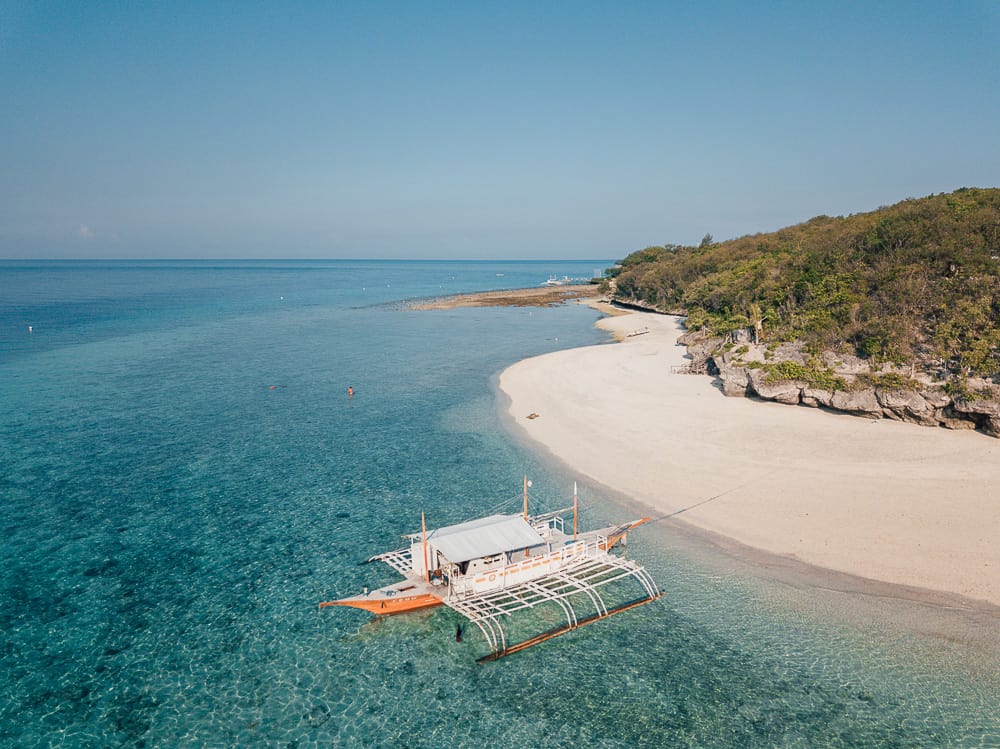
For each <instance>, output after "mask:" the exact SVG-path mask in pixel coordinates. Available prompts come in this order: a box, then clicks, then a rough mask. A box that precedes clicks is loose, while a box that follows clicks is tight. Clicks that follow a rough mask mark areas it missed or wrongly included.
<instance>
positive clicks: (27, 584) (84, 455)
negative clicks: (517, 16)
mask: <svg viewBox="0 0 1000 749" xmlns="http://www.w3.org/2000/svg"><path fill="white" fill-rule="evenodd" d="M609 264H610V261H609V262H604V263H601V262H596V263H595V262H593V261H586V262H579V263H571V262H565V261H562V262H552V263H528V262H506V263H502V262H496V263H485V262H412V263H406V262H388V261H386V262H360V261H359V262H350V261H330V262H320V261H315V262H311V261H309V262H307V261H297V262H288V261H274V262H214V263H213V262H181V261H178V262H27V261H20V262H18V261H0V507H2V514H0V518H2V524H3V545H2V570H3V577H2V591H0V596H2V598H0V617H2V622H3V633H4V637H3V650H2V653H0V745H2V746H9V747H35V746H39V747H43V746H74V747H75V746H88V747H89V746H94V747H98V746H129V747H133V746H135V747H137V746H147V747H153V746H156V747H162V746H219V747H230V746H275V747H308V746H358V747H368V746H372V747H486V746H490V747H494V746H495V747H506V746H511V747H515V746H516V747H563V746H574V745H582V744H590V745H602V746H623V747H663V746H672V747H673V746H678V747H682V746H693V747H694V746H696V747H757V746H768V747H770V746H782V747H893V746H898V747H942V746H963V747H989V746H992V747H998V746H1000V717H998V711H997V705H998V700H997V694H1000V675H998V669H997V665H998V663H1000V655H998V654H997V653H996V652H995V651H992V650H986V651H984V650H983V642H987V643H993V644H995V642H996V638H994V637H993V635H992V630H991V629H990V627H991V626H992V624H993V623H991V622H990V621H989V620H988V617H987V618H986V620H985V621H984V619H983V617H978V618H977V617H975V616H969V617H964V616H963V615H962V614H960V613H959V614H951V613H947V612H941V611H939V610H936V609H934V608H933V607H925V606H921V605H918V604H908V603H905V602H903V603H895V604H894V603H882V602H878V601H872V600H869V599H867V598H866V597H865V596H861V595H856V594H847V593H836V592H830V591H824V590H822V589H820V588H817V587H815V586H810V585H806V584H802V585H798V584H790V583H788V582H787V581H785V582H773V581H770V580H769V578H768V576H767V575H760V574H758V572H759V570H756V569H755V568H754V565H752V564H749V563H745V562H742V561H739V560H736V559H731V558H728V557H726V556H725V555H722V554H720V553H718V552H714V551H712V550H710V549H706V548H704V546H703V545H701V544H699V543H698V542H697V541H695V540H693V539H691V538H690V537H688V536H687V535H685V534H684V533H682V532H679V531H677V530H675V529H671V528H669V527H661V526H647V528H646V529H644V530H643V531H639V532H637V533H636V534H633V536H634V538H633V546H632V548H631V550H630V553H632V554H634V555H636V556H637V557H639V558H641V559H642V560H643V561H644V562H645V563H646V564H647V566H648V567H649V569H650V570H651V571H652V573H653V574H654V576H655V577H656V579H657V581H658V582H659V583H660V586H661V587H662V588H663V589H664V590H665V591H666V593H667V595H666V597H665V598H664V599H663V600H662V601H661V602H659V603H656V604H652V605H649V606H645V607H643V608H640V609H637V610H635V611H632V612H629V613H628V614H623V615H621V616H619V617H616V618H613V619H610V620H608V621H606V622H601V623H599V624H596V625H594V626H592V627H588V628H585V629H582V630H579V631H578V632H575V633H572V634H569V635H566V636H564V637H562V638H559V639H557V640H553V641H551V642H549V643H546V644H544V645H542V646H539V647H536V648H533V649H531V650H528V651H525V652H524V653H521V654H518V655H516V656H512V657H511V658H508V659H504V660H501V661H499V662H496V663H490V664H485V665H477V664H476V662H475V658H476V656H478V655H482V654H484V653H485V645H484V643H483V641H482V639H481V638H480V637H479V636H478V633H476V632H475V630H474V628H471V627H467V628H466V632H467V634H466V637H465V638H464V641H463V642H462V643H461V644H457V643H456V642H455V641H454V630H455V625H456V622H457V618H456V615H455V614H453V613H452V612H449V611H447V610H436V611H432V612H430V613H423V614H413V615H407V616H401V617H393V618H389V619H387V620H383V621H374V620H371V619H370V618H369V617H368V616H367V615H366V614H364V613H363V612H356V611H350V610H346V609H325V610H322V611H321V610H319V609H318V608H317V603H318V602H319V601H323V600H328V599H330V598H334V597H337V596H340V595H346V594H349V593H354V592H357V591H358V590H359V589H360V588H361V586H362V585H377V584H384V583H385V582H388V581H390V580H392V579H393V575H392V573H391V572H389V571H388V570H387V569H385V568H378V567H376V566H372V565H369V566H359V565H358V562H359V561H360V560H362V559H365V558H367V557H368V556H370V555H372V554H374V553H377V552H379V551H383V550H385V549H388V548H392V547H395V546H396V545H398V542H399V536H400V534H402V533H407V532H412V531H414V530H416V529H417V528H419V523H420V513H421V511H424V512H426V513H427V516H428V519H429V522H430V523H431V524H432V525H443V524H448V523H453V522H459V521H461V520H465V519H468V518H471V517H475V516H478V515H480V514H483V513H485V512H487V511H490V510H493V509H494V508H495V507H496V506H497V504H498V502H499V501H501V500H504V499H508V498H509V499H510V500H511V501H512V504H511V509H514V508H515V507H516V506H517V501H518V497H519V494H520V482H521V475H522V473H524V472H527V473H528V475H529V476H531V477H532V478H533V481H534V485H535V489H534V491H535V494H536V496H537V498H538V500H539V501H540V502H543V503H545V504H548V505H549V506H556V505H562V503H563V501H564V500H565V498H566V497H567V496H568V494H569V487H570V486H571V482H572V481H573V478H574V477H573V476H572V475H570V474H569V473H567V472H566V469H564V468H563V467H561V466H558V465H553V464H550V463H548V462H547V461H546V459H545V457H544V456H543V455H541V454H539V452H537V451H535V450H533V449H532V448H531V447H530V446H525V445H523V444H521V443H520V442H519V441H518V440H517V439H516V438H514V437H512V436H511V435H510V434H508V433H507V432H506V431H505V427H504V424H503V423H502V420H501V418H500V416H499V414H498V407H497V395H496V393H495V391H494V376H495V375H496V374H497V373H498V372H499V371H500V370H502V369H503V368H504V367H505V366H507V365H509V364H511V363H513V362H514V361H517V360H518V359H521V358H524V357H527V356H533V355H536V354H540V353H544V352H547V351H552V350H556V349H561V348H567V347H572V346H579V345H588V344H597V343H602V342H606V338H605V336H604V334H603V333H601V332H599V331H598V330H596V329H595V328H594V327H593V323H594V321H595V320H596V319H597V317H598V315H597V313H596V312H594V311H593V310H590V309H588V308H585V307H579V306H575V305H573V306H564V307H558V308H553V309H544V310H542V309H516V308H514V309H457V310H449V311H433V312H415V311H411V310H409V309H408V308H407V306H406V305H405V304H402V303H401V302H402V301H403V300H407V299H411V298H415V297H426V296H436V295H441V294H446V293H454V292H463V291H477V290H484V289H491V288H501V287H520V286H535V285H538V284H539V283H541V282H542V281H544V280H545V279H546V278H548V277H549V276H550V275H557V276H560V277H561V276H563V275H569V276H571V277H576V276H587V277H589V276H591V275H592V274H593V272H594V270H595V269H603V267H605V266H606V265H609ZM29 325H30V326H31V327H32V332H30V333H29V332H28V326H29ZM348 386H353V387H354V389H355V396H354V397H353V398H350V399H349V398H348V397H347V395H346V389H347V387H348ZM581 495H582V497H583V501H584V504H585V507H586V513H585V520H586V521H587V523H588V525H597V524H598V523H602V522H604V521H606V520H610V519H615V520H621V519H627V518H629V517H632V516H633V515H634V510H635V508H627V507H623V506H622V504H621V500H620V499H619V498H616V497H613V496H610V494H609V493H608V492H607V491H606V490H604V489H602V488H601V487H594V486H586V485H581ZM984 630H986V631H987V634H986V635H983V631H984Z"/></svg>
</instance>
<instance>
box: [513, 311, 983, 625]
mask: <svg viewBox="0 0 1000 749" xmlns="http://www.w3.org/2000/svg"><path fill="white" fill-rule="evenodd" d="M598 325H599V327H601V328H603V329H605V330H607V331H609V332H610V333H612V334H613V335H615V337H616V338H618V339H619V340H622V341H623V342H622V343H618V344H614V345H598V346H589V347H583V348H577V349H570V350H565V351H558V352H554V353H550V354H546V355H543V356H539V357H535V358H531V359H526V360H523V361H521V362H518V363H516V364H514V365H513V366H511V367H509V368H508V369H506V370H505V371H504V372H502V373H501V375H500V378H499V387H500V390H501V391H502V392H503V393H505V394H506V396H507V397H508V399H509V402H508V410H509V413H510V416H511V417H512V418H513V420H514V422H515V423H516V424H517V427H518V428H519V429H520V430H522V431H523V433H524V434H525V435H527V437H528V438H529V439H531V440H534V441H536V442H538V443H540V444H542V445H543V446H544V447H546V448H547V449H548V450H549V451H550V452H551V453H552V454H553V455H554V456H555V457H556V458H558V459H559V460H561V461H562V462H564V463H565V464H567V465H568V466H570V467H571V468H572V469H573V470H574V471H576V472H577V473H579V474H580V475H583V476H586V477H588V478H589V479H591V480H594V481H597V482H599V483H602V484H605V485H607V486H609V487H612V488H614V489H616V490H618V491H620V492H622V493H623V494H625V495H627V496H630V497H632V498H633V499H635V500H637V501H639V502H642V503H643V504H645V505H647V506H649V507H650V508H652V510H653V511H654V512H655V513H656V514H657V516H658V517H660V518H664V519H667V518H669V519H670V520H671V521H675V520H682V521H683V522H685V523H688V524H690V525H693V526H695V527H696V528H699V529H702V530H705V531H709V532H711V533H714V534H719V535H721V536H724V537H726V538H728V539H732V540H735V541H737V542H739V543H740V544H743V545H746V546H748V547H751V548H754V549H758V550H761V551H765V552H768V553H771V554H777V555H781V556H783V557H786V558H793V559H796V560H799V561H801V562H803V563H806V564H809V565H813V566H816V567H821V568H825V569H829V570H834V571H836V572H839V573H847V574H849V575H853V576H857V577H860V578H866V579H870V580H876V581H880V582H885V583H891V584H894V585H899V586H906V587H908V588H914V589H918V590H927V591H935V592H939V593H945V594H950V595H957V596H961V597H962V598H965V599H970V600H972V601H976V602H980V603H985V604H987V606H988V607H990V608H993V607H996V606H1000V544H998V543H997V539H1000V442H998V441H997V440H994V439H990V438H988V437H985V436H983V435H981V434H977V433H974V432H968V431H961V432H949V431H946V430H943V429H931V428H927V427H920V426H916V425H913V424H906V423H899V422H890V421H886V420H881V421H872V420H869V419H863V418H858V417H855V416H849V415H844V414H837V413H830V412H824V411H820V410H817V409H810V408H805V407H789V406H786V405H781V404H777V403H768V402H759V401H751V400H748V399H744V398H726V397H724V396H723V395H722V394H721V393H720V392H719V390H718V389H717V387H716V386H715V384H714V381H713V380H712V379H711V378H709V377H706V376H691V375H685V374H680V373H677V372H674V371H671V370H672V368H677V367H682V366H683V365H684V364H685V363H686V361H687V359H686V351H685V348H684V347H683V346H682V345H680V344H678V343H677V338H678V337H679V335H680V334H681V333H682V332H683V328H682V324H681V321H680V319H679V318H676V317H670V316H665V315H659V314H654V313H642V312H636V313H633V314H630V315H624V316H617V317H606V318H602V319H601V320H600V321H599V322H598ZM630 334H632V335H630ZM529 414H536V415H537V416H536V417H535V418H532V419H528V418H527V417H528V415H529Z"/></svg>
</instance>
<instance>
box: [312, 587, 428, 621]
mask: <svg viewBox="0 0 1000 749" xmlns="http://www.w3.org/2000/svg"><path fill="white" fill-rule="evenodd" d="M440 605H441V599H440V598H438V597H437V596H432V595H431V594H429V593H420V594H418V595H415V596H392V597H385V598H384V597H381V596H379V597H377V598H367V597H360V596H359V597H358V598H344V599H342V600H340V601H327V602H326V603H321V604H320V605H319V607H320V608H321V609H322V608H325V607H327V606H350V607H351V608H355V609H362V610H364V611H368V612H369V613H372V614H375V615H377V616H389V615H390V614H405V613H406V612H408V611H419V610H420V609H429V608H431V607H432V606H440Z"/></svg>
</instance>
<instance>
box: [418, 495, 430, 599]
mask: <svg viewBox="0 0 1000 749" xmlns="http://www.w3.org/2000/svg"><path fill="white" fill-rule="evenodd" d="M420 528H421V530H422V531H423V533H424V578H425V579H426V580H427V582H430V581H431V568H430V565H429V564H427V521H426V520H424V513H423V512H421V513H420Z"/></svg>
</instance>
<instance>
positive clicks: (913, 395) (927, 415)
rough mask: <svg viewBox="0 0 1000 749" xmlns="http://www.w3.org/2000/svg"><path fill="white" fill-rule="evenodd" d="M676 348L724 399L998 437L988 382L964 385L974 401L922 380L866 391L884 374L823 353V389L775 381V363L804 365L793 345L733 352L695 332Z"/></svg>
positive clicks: (993, 392) (999, 420) (999, 406)
mask: <svg viewBox="0 0 1000 749" xmlns="http://www.w3.org/2000/svg"><path fill="white" fill-rule="evenodd" d="M680 342H681V343H683V344H684V345H686V346H687V347H688V351H689V353H690V355H691V358H692V359H693V360H695V361H699V360H706V361H707V362H708V367H707V371H706V373H710V374H712V375H714V376H716V377H718V379H719V381H720V382H721V384H722V392H723V393H725V394H726V395H727V396H732V397H735V396H742V397H755V398H760V399H762V400H770V401H775V402H777V403H786V404H789V405H800V406H807V407H811V408H828V409H831V410H834V411H841V412H844V413H850V414H855V415H857V416H864V417H867V418H870V419H881V418H886V419H894V420H897V421H907V422H910V423H913V424H920V425H921V426H934V427H945V428H947V429H980V430H981V431H983V432H984V433H986V434H988V435H990V436H991V437H1000V390H998V388H997V386H996V385H995V384H993V383H992V382H989V381H985V380H976V381H970V382H969V383H968V386H967V388H966V393H974V394H975V395H968V394H966V395H956V396H952V395H949V394H948V393H947V392H945V389H944V383H941V382H935V381H933V380H931V379H930V378H926V377H925V378H922V379H909V378H906V379H907V381H908V382H910V383H911V384H913V385H914V387H910V388H901V387H894V386H882V385H877V384H876V385H870V384H866V381H867V379H870V378H874V379H876V380H877V379H878V378H879V377H880V376H882V377H883V378H884V375H885V374H886V372H884V371H882V370H879V371H878V372H873V371H872V370H871V367H870V366H869V365H868V363H867V362H865V361H863V360H861V359H857V358H854V357H843V356H839V357H838V356H836V355H834V354H832V353H828V354H824V355H823V356H822V357H821V360H822V363H823V366H824V371H828V372H829V373H831V374H832V375H834V377H832V378H831V379H834V380H836V383H835V385H834V386H832V387H829V388H827V387H823V386H818V385H816V384H815V383H810V382H809V381H807V380H805V379H795V378H782V377H776V376H775V372H774V369H775V368H774V367H773V365H774V364H776V363H778V362H792V363H794V364H798V365H804V361H805V357H804V355H803V352H802V350H801V347H799V346H796V345H795V344H783V345H781V346H777V347H774V348H773V350H769V349H765V348H764V347H762V346H755V345H753V344H750V343H746V344H743V345H740V346H736V345H735V344H734V343H733V342H731V341H730V342H727V341H726V340H725V339H722V338H718V337H709V336H705V335H704V334H702V333H700V332H689V333H685V334H684V335H683V336H681V339H680ZM727 349H728V350H727ZM768 365H772V366H768ZM900 379H902V378H900Z"/></svg>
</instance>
